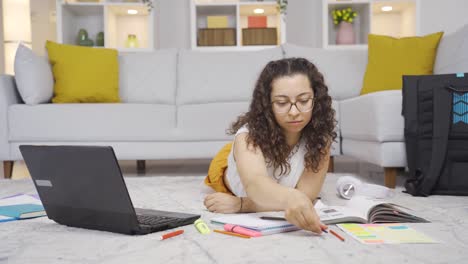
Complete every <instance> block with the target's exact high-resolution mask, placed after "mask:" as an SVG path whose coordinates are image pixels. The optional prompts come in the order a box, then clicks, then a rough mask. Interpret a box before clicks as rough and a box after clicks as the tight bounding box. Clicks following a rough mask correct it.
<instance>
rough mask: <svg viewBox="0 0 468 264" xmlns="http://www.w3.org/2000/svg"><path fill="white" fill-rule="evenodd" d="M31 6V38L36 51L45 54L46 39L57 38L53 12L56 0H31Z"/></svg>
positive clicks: (53, 39)
mask: <svg viewBox="0 0 468 264" xmlns="http://www.w3.org/2000/svg"><path fill="white" fill-rule="evenodd" d="M30 8H31V40H32V49H33V51H34V53H36V54H39V55H44V54H45V42H46V40H52V41H55V40H56V39H57V34H56V32H57V29H56V23H55V20H53V19H52V17H51V14H52V12H55V9H56V8H55V0H40V1H37V0H30Z"/></svg>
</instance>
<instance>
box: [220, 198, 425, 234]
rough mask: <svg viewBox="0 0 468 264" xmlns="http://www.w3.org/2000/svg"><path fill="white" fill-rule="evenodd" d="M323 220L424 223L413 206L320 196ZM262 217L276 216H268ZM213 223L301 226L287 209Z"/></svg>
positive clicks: (264, 229) (264, 228)
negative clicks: (331, 202)
mask: <svg viewBox="0 0 468 264" xmlns="http://www.w3.org/2000/svg"><path fill="white" fill-rule="evenodd" d="M315 210H316V212H317V214H318V215H319V217H320V221H321V222H322V223H324V224H326V225H331V224H339V223H422V222H428V221H427V220H425V219H423V218H421V217H417V216H415V215H414V214H412V213H411V210H410V209H408V208H405V207H402V206H399V205H396V204H393V203H388V202H383V201H374V200H370V199H367V198H364V197H360V196H356V197H353V199H351V200H350V201H348V203H347V204H346V206H327V205H325V204H324V203H323V202H321V201H320V200H319V201H318V202H317V203H316V204H315ZM261 217H273V218H276V220H266V219H262V218H261ZM211 222H212V223H214V224H223V225H224V224H231V225H238V226H241V227H244V228H249V229H252V230H255V231H259V232H261V233H262V235H269V234H275V233H282V232H289V231H295V230H298V229H299V228H298V227H296V226H294V225H293V224H291V223H289V222H288V221H286V219H285V218H284V211H279V212H260V213H248V214H232V215H225V216H220V217H215V218H213V219H211Z"/></svg>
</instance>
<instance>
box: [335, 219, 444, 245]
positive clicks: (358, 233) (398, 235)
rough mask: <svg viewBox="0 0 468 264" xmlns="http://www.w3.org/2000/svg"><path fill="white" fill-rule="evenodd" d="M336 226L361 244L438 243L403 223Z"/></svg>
mask: <svg viewBox="0 0 468 264" xmlns="http://www.w3.org/2000/svg"><path fill="white" fill-rule="evenodd" d="M337 226H338V227H339V228H340V229H341V230H343V232H345V233H347V234H348V235H350V236H351V237H353V238H354V239H356V240H357V241H359V242H361V243H363V244H406V243H413V244H414V243H418V244H421V243H423V244H425V243H438V242H437V241H435V240H433V239H432V238H430V237H428V236H426V235H425V234H423V233H420V232H418V231H416V230H415V229H413V228H411V227H409V226H407V225H404V224H397V223H391V224H338V225H337Z"/></svg>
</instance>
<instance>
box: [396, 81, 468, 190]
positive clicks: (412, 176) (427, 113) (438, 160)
mask: <svg viewBox="0 0 468 264" xmlns="http://www.w3.org/2000/svg"><path fill="white" fill-rule="evenodd" d="M402 115H403V116H404V119H405V143H406V157H407V161H408V169H409V177H408V179H407V180H406V183H405V188H406V192H408V193H410V194H412V195H414V196H428V195H430V194H440V195H468V74H463V73H458V74H442V75H423V76H403V107H402Z"/></svg>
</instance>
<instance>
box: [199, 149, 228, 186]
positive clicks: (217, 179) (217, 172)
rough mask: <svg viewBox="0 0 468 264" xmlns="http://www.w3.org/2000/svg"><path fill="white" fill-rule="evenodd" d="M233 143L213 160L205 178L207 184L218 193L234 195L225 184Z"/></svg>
mask: <svg viewBox="0 0 468 264" xmlns="http://www.w3.org/2000/svg"><path fill="white" fill-rule="evenodd" d="M231 148H232V143H228V144H226V145H225V146H224V147H223V148H222V149H221V150H220V151H219V152H218V153H217V154H216V156H215V157H214V158H213V160H212V161H211V163H210V167H209V169H208V175H207V176H206V178H205V184H206V185H208V186H209V187H211V188H212V189H213V190H215V191H216V192H222V193H228V194H232V192H231V191H229V189H228V188H227V187H226V184H225V183H224V171H226V169H227V166H228V162H227V159H228V156H229V153H230V152H231Z"/></svg>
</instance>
